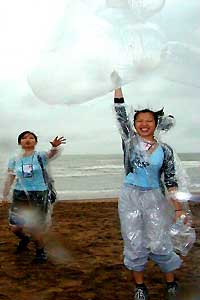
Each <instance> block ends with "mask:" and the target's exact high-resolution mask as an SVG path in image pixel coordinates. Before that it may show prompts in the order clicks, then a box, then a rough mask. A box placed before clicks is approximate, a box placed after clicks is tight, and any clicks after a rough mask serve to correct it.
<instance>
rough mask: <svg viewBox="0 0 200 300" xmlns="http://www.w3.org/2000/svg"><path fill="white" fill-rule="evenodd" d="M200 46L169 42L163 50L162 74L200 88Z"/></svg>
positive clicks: (169, 78)
mask: <svg viewBox="0 0 200 300" xmlns="http://www.w3.org/2000/svg"><path fill="white" fill-rule="evenodd" d="M199 69H200V48H195V47H192V46H190V45H187V44H183V43H180V42H168V43H167V44H166V46H165V47H164V48H163V50H162V52H161V70H162V72H161V74H162V76H164V77H165V78H167V79H168V80H171V81H175V82H178V83H182V84H187V85H190V86H194V87H197V88H200V81H199Z"/></svg>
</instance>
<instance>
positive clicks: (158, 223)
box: [115, 104, 195, 256]
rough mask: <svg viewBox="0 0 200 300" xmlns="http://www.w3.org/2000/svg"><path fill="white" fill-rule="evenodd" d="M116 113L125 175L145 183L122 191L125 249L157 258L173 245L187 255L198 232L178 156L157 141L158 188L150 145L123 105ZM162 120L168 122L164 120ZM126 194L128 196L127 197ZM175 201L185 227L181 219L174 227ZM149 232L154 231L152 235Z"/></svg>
mask: <svg viewBox="0 0 200 300" xmlns="http://www.w3.org/2000/svg"><path fill="white" fill-rule="evenodd" d="M115 113H116V118H117V123H118V128H119V130H120V133H121V137H122V144H123V150H124V167H125V173H126V175H128V176H127V177H126V180H128V179H127V178H128V177H129V175H130V174H132V175H130V176H134V174H137V175H136V177H134V178H136V180H137V177H139V176H141V178H140V180H141V181H140V182H142V185H141V187H138V186H132V190H131V192H130V189H131V188H130V185H129V186H128V187H127V186H126V184H125V187H123V188H122V190H121V194H120V204H119V212H120V215H121V218H120V220H121V224H122V232H123V233H122V234H123V235H124V240H126V241H128V242H127V245H126V246H125V248H127V247H129V246H128V244H129V243H130V244H131V246H130V247H131V248H132V247H133V245H134V247H135V250H134V251H136V252H137V253H139V252H140V251H141V249H143V248H144V247H147V248H149V249H150V250H151V251H153V252H154V253H156V254H164V253H165V254H166V253H167V251H169V252H170V251H171V249H172V248H171V245H173V246H172V247H173V248H174V250H175V251H178V252H179V253H181V254H182V255H187V253H188V251H189V250H190V249H191V247H192V246H193V243H194V241H195V230H194V228H192V214H191V211H190V208H189V205H188V200H190V199H191V194H190V192H189V189H188V176H187V174H186V172H185V170H184V169H183V167H182V164H181V162H180V160H179V158H178V156H177V154H175V153H174V151H173V150H172V149H171V147H169V146H168V145H167V144H165V143H163V142H162V141H161V140H160V139H158V140H157V142H158V145H159V146H160V147H161V148H162V151H163V155H164V157H163V162H162V167H161V171H160V172H161V176H160V175H159V173H158V175H157V176H158V180H159V182H160V183H159V186H158V187H157V188H155V186H154V184H155V175H154V174H155V172H156V166H155V165H154V161H153V160H152V153H153V152H152V153H151V152H149V151H148V148H147V146H148V143H147V142H146V141H144V140H143V139H142V138H141V137H140V136H139V135H138V134H137V133H136V132H135V131H134V128H133V114H132V112H131V113H130V114H129V115H128V114H127V113H126V106H125V105H124V104H115ZM163 117H164V122H165V121H166V119H165V116H163ZM173 121H174V119H173ZM159 126H160V124H159ZM170 127H171V123H170V126H169V124H168V122H167V123H164V125H163V126H162V128H160V129H159V128H158V129H159V130H160V131H163V132H165V131H167V130H169V129H170ZM159 130H158V131H159ZM159 138H160V135H159ZM154 151H157V150H154ZM141 174H142V175H141ZM159 176H160V178H159ZM143 177H145V180H143ZM134 180H135V179H134ZM143 186H144V187H143ZM171 188H173V190H171V192H170V193H169V192H167V189H171ZM127 193H129V195H128V196H127ZM173 200H176V201H179V202H180V205H181V207H182V209H183V211H184V214H185V216H186V219H185V221H187V222H186V224H184V223H183V220H182V218H181V219H179V220H177V222H176V223H175V224H174V223H173V220H174V208H173V205H172V201H173ZM149 228H153V229H152V230H151V231H149ZM154 236H156V239H155V241H154V244H153V243H150V244H149V245H151V246H147V240H149V239H150V240H151V239H152V240H153V239H154V238H155V237H154ZM146 239H147V240H146ZM163 239H164V240H163ZM125 243H126V242H125ZM143 243H145V246H144V244H143ZM170 243H172V244H170ZM163 245H165V246H163ZM137 247H138V250H137ZM161 250H163V252H162V251H161ZM127 251H128V252H127V255H128V256H130V255H131V254H130V251H129V250H127Z"/></svg>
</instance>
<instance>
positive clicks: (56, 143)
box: [47, 136, 66, 159]
mask: <svg viewBox="0 0 200 300" xmlns="http://www.w3.org/2000/svg"><path fill="white" fill-rule="evenodd" d="M50 143H51V145H52V148H51V149H50V150H49V151H48V152H47V158H48V159H50V158H52V157H54V156H55V155H56V154H57V153H58V151H59V146H60V145H62V144H66V139H65V138H64V137H63V136H61V137H58V136H56V137H55V139H54V140H53V141H51V142H50Z"/></svg>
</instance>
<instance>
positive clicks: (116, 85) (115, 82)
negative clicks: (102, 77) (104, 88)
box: [110, 70, 122, 89]
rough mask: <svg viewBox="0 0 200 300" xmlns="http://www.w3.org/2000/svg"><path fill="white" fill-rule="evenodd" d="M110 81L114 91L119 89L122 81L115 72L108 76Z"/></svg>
mask: <svg viewBox="0 0 200 300" xmlns="http://www.w3.org/2000/svg"><path fill="white" fill-rule="evenodd" d="M110 79H111V81H112V83H113V87H114V89H116V88H119V87H121V85H122V79H121V77H120V76H119V74H118V73H117V72H116V71H115V70H114V71H113V72H112V73H111V74H110Z"/></svg>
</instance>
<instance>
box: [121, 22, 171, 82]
mask: <svg viewBox="0 0 200 300" xmlns="http://www.w3.org/2000/svg"><path fill="white" fill-rule="evenodd" d="M118 32H119V35H118V37H119V40H120V44H121V49H120V53H121V56H120V55H119V58H118V61H120V60H122V59H123V58H124V57H125V59H124V64H125V63H126V64H128V65H130V66H132V67H133V68H134V70H135V71H136V72H138V73H143V72H146V71H152V70H154V69H155V68H157V67H158V66H159V65H160V55H161V51H162V49H163V47H164V45H165V44H166V39H165V36H164V34H163V33H162V32H161V30H160V29H159V28H158V26H156V25H154V24H151V23H146V24H138V25H135V26H125V27H123V28H118ZM116 71H118V70H117V69H116ZM118 74H119V75H120V77H122V79H123V75H121V74H120V72H119V71H118Z"/></svg>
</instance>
